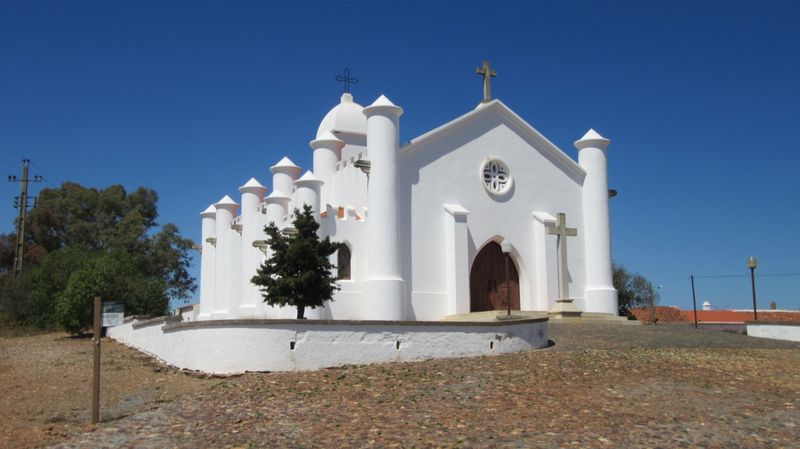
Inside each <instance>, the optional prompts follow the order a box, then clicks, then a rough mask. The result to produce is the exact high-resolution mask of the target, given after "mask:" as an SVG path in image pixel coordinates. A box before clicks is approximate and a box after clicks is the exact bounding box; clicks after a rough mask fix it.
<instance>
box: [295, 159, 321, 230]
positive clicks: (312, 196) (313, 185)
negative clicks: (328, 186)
mask: <svg viewBox="0 0 800 449" xmlns="http://www.w3.org/2000/svg"><path fill="white" fill-rule="evenodd" d="M321 186H322V180H321V179H319V178H317V177H316V176H314V174H313V173H311V172H310V171H307V172H305V173H304V174H303V176H301V177H300V179H298V180H296V181H295V182H294V187H295V191H294V198H293V199H292V204H293V205H294V207H295V208H297V209H300V211H302V210H303V206H305V205H309V206H311V210H312V211H313V212H314V218H315V219H316V220H317V221H319V216H318V214H319V204H320V203H319V194H320V187H321Z"/></svg>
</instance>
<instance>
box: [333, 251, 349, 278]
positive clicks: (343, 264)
mask: <svg viewBox="0 0 800 449" xmlns="http://www.w3.org/2000/svg"><path fill="white" fill-rule="evenodd" d="M336 261H337V263H336V279H339V280H349V279H350V248H348V247H347V244H345V243H340V244H339V250H338V251H337V254H336Z"/></svg>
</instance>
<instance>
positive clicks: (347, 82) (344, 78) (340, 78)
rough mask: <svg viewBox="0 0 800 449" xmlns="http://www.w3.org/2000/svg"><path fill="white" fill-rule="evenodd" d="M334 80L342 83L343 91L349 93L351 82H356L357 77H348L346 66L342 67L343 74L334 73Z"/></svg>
mask: <svg viewBox="0 0 800 449" xmlns="http://www.w3.org/2000/svg"><path fill="white" fill-rule="evenodd" d="M336 81H338V82H340V83H344V93H346V94H348V93H350V85H351V84H354V85H355V84H358V78H350V69H349V68H347V67H345V68H344V76H343V75H336Z"/></svg>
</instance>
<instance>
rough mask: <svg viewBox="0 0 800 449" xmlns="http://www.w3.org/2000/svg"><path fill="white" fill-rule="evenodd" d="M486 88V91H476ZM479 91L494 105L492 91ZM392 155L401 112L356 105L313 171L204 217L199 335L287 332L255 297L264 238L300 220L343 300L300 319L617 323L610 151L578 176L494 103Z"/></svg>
mask: <svg viewBox="0 0 800 449" xmlns="http://www.w3.org/2000/svg"><path fill="white" fill-rule="evenodd" d="M486 83H487V86H488V76H487V77H486ZM487 91H488V89H487ZM488 97H489V95H488V93H486V94H485V98H484V102H482V103H481V104H480V105H479V106H478V107H477V108H476V109H475V110H472V111H469V112H467V113H466V114H464V115H462V116H461V117H458V118H456V119H454V120H452V121H451V122H449V123H446V124H444V125H442V126H439V127H438V128H435V129H433V130H431V131H430V132H427V133H425V134H423V135H421V136H419V137H417V138H415V139H413V140H411V141H410V142H408V143H406V144H404V145H402V146H401V145H400V143H399V125H400V121H401V116H402V113H403V110H402V109H401V108H400V107H398V106H396V105H394V104H392V102H391V101H389V99H388V98H386V97H384V96H381V97H380V98H378V99H377V100H375V102H373V103H372V104H371V105H370V106H367V107H362V106H361V105H359V104H358V103H356V102H355V101H354V99H353V97H352V95H351V94H349V93H345V94H344V95H342V97H341V101H340V103H339V104H338V105H336V106H335V107H334V108H333V109H331V110H330V112H328V113H327V115H325V117H324V118H323V120H322V122H321V124H320V126H319V129H318V132H317V134H316V137H315V138H314V139H313V140H312V141H311V142H310V147H311V149H312V150H313V152H314V153H313V168H312V169H311V170H307V171H305V173H302V170H301V168H300V167H298V166H296V165H295V164H294V163H292V161H291V160H290V159H289V158H288V157H285V158H283V159H281V160H280V161H278V162H277V163H276V164H275V165H273V166H272V167H271V168H270V171H271V175H272V180H271V189H268V188H267V187H265V186H264V185H262V184H261V183H259V182H258V181H257V180H256V179H255V178H252V179H250V180H249V181H248V182H247V183H245V184H244V185H243V186H241V187H240V188H239V192H240V194H241V197H240V201H239V203H237V202H236V201H234V200H233V199H232V198H231V197H230V196H225V197H223V198H222V199H221V200H219V201H218V202H217V203H215V204H213V205H211V206H209V207H208V209H206V210H205V211H204V212H202V213H201V217H202V249H201V251H202V255H201V278H200V303H199V305H198V306H196V307H195V314H196V319H197V320H210V319H233V318H294V317H295V315H296V311H295V310H294V308H291V307H284V308H273V307H270V306H267V305H266V304H265V303H264V302H263V298H262V296H261V292H259V290H258V288H257V287H256V286H254V285H253V284H252V283H250V279H251V278H252V277H253V275H255V273H256V270H257V268H258V267H259V265H260V264H261V263H262V262H263V261H264V260H265V258H267V257H269V256H270V254H269V248H268V245H267V242H266V238H267V236H266V234H265V232H264V227H265V226H266V225H267V224H268V223H271V222H274V223H275V224H276V225H277V226H278V227H279V228H281V229H284V230H286V231H287V232H290V231H291V219H292V212H293V211H294V210H295V209H297V208H301V207H302V206H303V205H305V204H308V205H310V206H311V208H312V209H313V211H314V213H315V215H316V216H317V217H318V220H319V222H320V234H321V236H323V237H324V236H329V237H330V238H331V240H332V241H335V242H339V243H340V249H339V251H338V253H337V254H334V255H333V259H332V261H333V263H334V265H336V266H337V272H336V273H335V274H336V276H337V277H338V279H339V281H338V282H339V285H340V287H341V290H340V291H339V292H337V293H336V295H335V296H334V301H332V302H328V303H327V304H326V306H325V307H323V308H317V309H314V310H306V316H307V317H308V318H309V319H348V320H425V321H431V320H441V319H444V318H446V317H448V316H452V315H462V314H468V313H472V312H481V311H490V310H506V309H507V308H508V307H509V302H510V306H511V309H514V310H522V311H539V312H549V313H551V314H563V315H564V316H566V315H578V314H580V313H599V314H607V315H609V316H615V315H617V313H618V312H617V292H616V290H615V289H614V287H613V285H612V266H611V242H610V225H609V207H608V201H609V190H608V179H607V159H606V148H607V146H608V144H609V140H607V139H605V138H603V137H602V136H601V135H599V134H598V133H597V132H595V131H594V130H589V132H587V133H586V135H584V136H583V137H582V138H581V139H580V140H578V141H577V142H575V146H576V147H577V148H578V161H575V160H573V159H572V158H571V157H569V156H568V155H567V154H565V153H564V152H563V151H562V150H561V149H559V148H558V147H557V146H556V145H554V144H553V143H551V142H550V141H549V140H548V139H547V138H545V137H544V136H543V135H542V134H540V133H539V132H538V131H537V130H536V129H534V128H533V127H532V126H531V125H529V124H528V123H527V122H525V121H524V120H523V119H522V118H521V117H519V116H518V115H517V114H515V113H514V112H513V111H512V110H511V109H510V108H508V107H507V106H506V105H505V104H503V103H502V102H501V101H499V100H491V99H490V98H488Z"/></svg>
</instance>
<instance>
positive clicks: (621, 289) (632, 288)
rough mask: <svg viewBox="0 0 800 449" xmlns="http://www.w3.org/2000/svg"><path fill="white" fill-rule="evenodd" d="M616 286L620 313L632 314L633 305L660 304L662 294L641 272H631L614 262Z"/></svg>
mask: <svg viewBox="0 0 800 449" xmlns="http://www.w3.org/2000/svg"><path fill="white" fill-rule="evenodd" d="M613 282H614V288H616V289H617V295H618V297H619V314H620V315H626V316H629V317H630V316H631V312H630V309H631V308H632V307H644V306H653V305H656V304H658V301H659V299H660V295H659V293H658V291H657V290H656V289H655V288H653V284H652V283H651V282H650V281H648V280H647V278H645V277H644V276H642V275H641V274H639V273H631V272H629V271H628V270H627V269H626V268H625V267H623V266H622V265H619V264H617V263H614V278H613Z"/></svg>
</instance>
